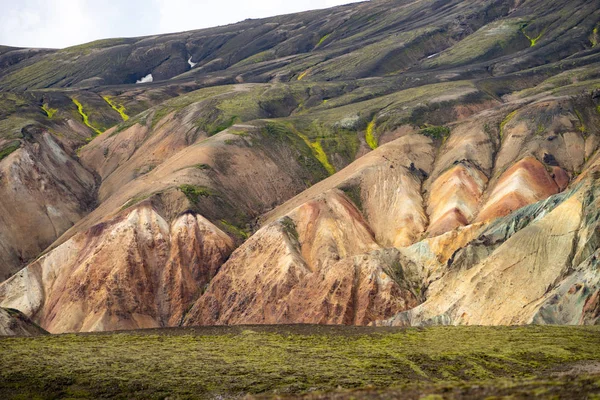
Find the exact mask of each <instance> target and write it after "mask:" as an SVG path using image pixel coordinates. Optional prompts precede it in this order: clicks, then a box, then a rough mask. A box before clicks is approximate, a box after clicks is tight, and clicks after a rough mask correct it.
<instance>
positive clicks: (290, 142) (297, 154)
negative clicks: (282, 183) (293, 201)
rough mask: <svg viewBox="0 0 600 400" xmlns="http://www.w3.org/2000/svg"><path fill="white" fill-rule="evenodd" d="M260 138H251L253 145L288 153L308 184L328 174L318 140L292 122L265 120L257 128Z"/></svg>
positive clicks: (328, 165)
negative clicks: (302, 170)
mask: <svg viewBox="0 0 600 400" xmlns="http://www.w3.org/2000/svg"><path fill="white" fill-rule="evenodd" d="M259 134H260V139H255V138H252V142H253V145H257V146H262V147H263V148H265V151H267V152H271V151H276V152H281V151H285V152H286V153H290V155H291V156H292V157H294V158H295V159H296V161H297V162H298V164H299V165H300V166H302V168H303V169H304V170H305V171H306V173H307V175H306V178H305V180H306V182H307V184H308V186H310V185H312V184H314V183H317V182H319V181H321V180H323V179H325V178H327V177H328V176H329V175H330V171H331V168H333V167H332V166H331V165H330V164H329V160H328V159H327V155H326V154H325V153H324V152H320V150H322V147H321V145H320V143H318V141H316V142H312V141H311V139H310V138H308V136H306V135H305V134H302V133H301V131H299V130H298V129H297V128H296V127H295V126H293V124H291V123H290V122H283V121H277V122H276V121H268V122H265V123H264V124H263V125H262V126H261V129H260V130H259Z"/></svg>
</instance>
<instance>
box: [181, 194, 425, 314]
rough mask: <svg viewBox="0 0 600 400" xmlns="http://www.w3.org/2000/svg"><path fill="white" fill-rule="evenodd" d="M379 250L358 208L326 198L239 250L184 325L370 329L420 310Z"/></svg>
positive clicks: (338, 198)
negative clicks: (403, 312) (370, 325)
mask: <svg viewBox="0 0 600 400" xmlns="http://www.w3.org/2000/svg"><path fill="white" fill-rule="evenodd" d="M377 249H378V246H377V244H376V243H375V242H374V238H373V233H372V232H371V230H370V229H369V227H368V225H367V224H366V222H365V221H364V220H363V218H362V216H361V215H360V212H359V211H358V210H357V209H356V207H355V206H354V205H353V204H352V203H351V202H350V201H349V200H348V199H347V198H346V197H345V196H343V195H342V194H341V193H340V192H337V191H334V192H329V193H327V194H325V195H324V196H323V197H321V198H319V199H316V200H313V201H310V202H308V203H306V204H304V205H303V206H301V207H299V208H298V209H296V210H294V211H292V212H291V213H290V214H289V216H287V217H283V218H282V219H280V220H278V221H276V222H273V223H271V224H269V225H268V226H266V227H265V228H263V229H261V230H260V231H259V232H258V233H257V234H255V235H254V236H253V237H252V238H251V239H250V240H249V241H248V242H246V243H245V244H244V245H242V246H241V247H240V248H239V249H237V250H236V251H235V252H234V254H233V255H232V257H231V258H230V259H229V261H228V262H227V263H225V265H224V266H223V268H222V269H221V271H220V273H219V274H218V276H217V277H216V278H215V279H214V280H213V281H212V283H211V285H210V287H209V289H208V291H207V292H206V293H205V294H204V295H203V296H202V297H201V298H200V300H199V301H198V302H197V303H196V304H195V305H194V307H193V308H192V310H191V311H190V313H189V314H188V316H187V317H186V320H185V324H187V325H196V324H203V325H210V324H238V323H250V324H273V323H300V322H306V323H320V324H356V325H366V324H368V323H370V322H372V321H374V320H377V319H381V318H382V317H384V316H386V315H389V316H391V315H393V314H395V313H397V312H399V311H400V310H404V309H408V308H410V307H412V306H414V305H416V304H417V297H416V296H415V294H414V293H412V291H411V290H409V288H407V287H401V286H400V285H399V284H398V282H396V281H394V280H393V279H392V278H391V277H390V275H388V273H387V272H386V269H387V268H390V265H389V264H390V262H389V261H388V260H386V257H385V255H384V254H380V253H378V252H377V251H376V250H377ZM360 254H363V255H360ZM256 285H259V287H261V288H262V289H261V290H260V291H258V292H257V291H256V290H254V288H255V287H256Z"/></svg>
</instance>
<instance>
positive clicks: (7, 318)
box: [0, 308, 47, 336]
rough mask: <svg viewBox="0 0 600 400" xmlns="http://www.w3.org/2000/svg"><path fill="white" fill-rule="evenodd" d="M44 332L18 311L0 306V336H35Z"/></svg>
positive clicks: (44, 332)
mask: <svg viewBox="0 0 600 400" xmlns="http://www.w3.org/2000/svg"><path fill="white" fill-rule="evenodd" d="M46 333H47V332H46V331H45V330H43V329H42V328H40V327H39V326H38V325H36V324H35V323H33V322H32V321H31V320H30V319H29V318H27V317H26V316H25V315H24V314H23V313H21V312H20V311H18V310H14V309H11V308H0V336H35V335H43V334H46Z"/></svg>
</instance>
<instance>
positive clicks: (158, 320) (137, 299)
mask: <svg viewBox="0 0 600 400" xmlns="http://www.w3.org/2000/svg"><path fill="white" fill-rule="evenodd" d="M232 248H233V242H232V240H231V239H230V238H229V237H228V236H227V235H225V234H224V233H223V232H221V231H220V230H219V229H218V228H216V227H215V226H214V225H212V224H211V223H210V222H208V221H206V220H205V219H204V218H202V217H200V216H193V215H190V214H188V215H183V216H181V217H180V218H178V219H177V220H176V221H174V222H173V223H172V224H171V225H169V224H168V223H167V222H166V221H165V220H164V219H163V218H162V217H161V216H160V215H158V214H157V213H156V212H155V211H154V210H153V209H152V208H150V207H141V208H137V209H135V210H133V211H131V212H130V213H128V214H127V215H126V216H124V218H122V219H120V220H117V221H114V222H112V223H109V224H103V225H98V226H96V227H94V228H92V229H91V230H89V231H88V232H85V233H83V234H80V235H77V236H75V237H73V238H72V239H71V240H69V241H67V242H66V243H64V244H63V245H61V246H59V247H58V248H57V249H55V250H54V251H52V252H51V253H50V254H48V255H46V256H44V257H42V258H40V259H39V260H38V261H36V262H35V263H33V264H31V265H30V266H29V267H27V268H26V269H24V270H22V271H21V272H19V273H18V274H17V275H15V276H13V277H12V278H11V279H9V280H8V281H7V282H5V283H4V285H3V286H2V289H0V291H1V292H2V297H3V298H4V301H3V304H7V305H8V304H10V305H12V306H13V307H15V308H19V309H23V310H24V311H25V312H27V314H28V315H35V317H36V320H38V321H39V322H40V325H43V326H45V327H46V329H47V330H48V331H49V332H51V333H60V332H89V331H104V330H118V329H137V328H151V327H159V326H169V325H177V324H178V322H179V321H180V320H181V318H182V315H183V313H184V312H185V311H186V310H187V309H188V308H189V306H190V305H191V303H192V302H193V300H195V299H196V298H197V296H198V295H199V293H200V292H201V291H202V290H203V288H204V287H205V286H206V284H207V282H208V281H209V280H210V279H211V278H212V277H213V276H214V274H215V272H216V270H217V269H218V267H219V266H220V265H221V264H222V263H223V261H224V260H225V259H226V258H227V256H228V255H229V253H230V252H231V251H232Z"/></svg>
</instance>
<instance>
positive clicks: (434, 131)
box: [421, 126, 450, 140]
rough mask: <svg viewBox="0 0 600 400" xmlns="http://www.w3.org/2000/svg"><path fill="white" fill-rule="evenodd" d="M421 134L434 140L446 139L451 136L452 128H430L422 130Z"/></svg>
mask: <svg viewBox="0 0 600 400" xmlns="http://www.w3.org/2000/svg"><path fill="white" fill-rule="evenodd" d="M421 134H422V135H425V136H427V137H430V138H432V139H438V140H439V139H446V138H447V137H448V136H450V128H448V127H447V126H428V127H427V128H424V129H421Z"/></svg>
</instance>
